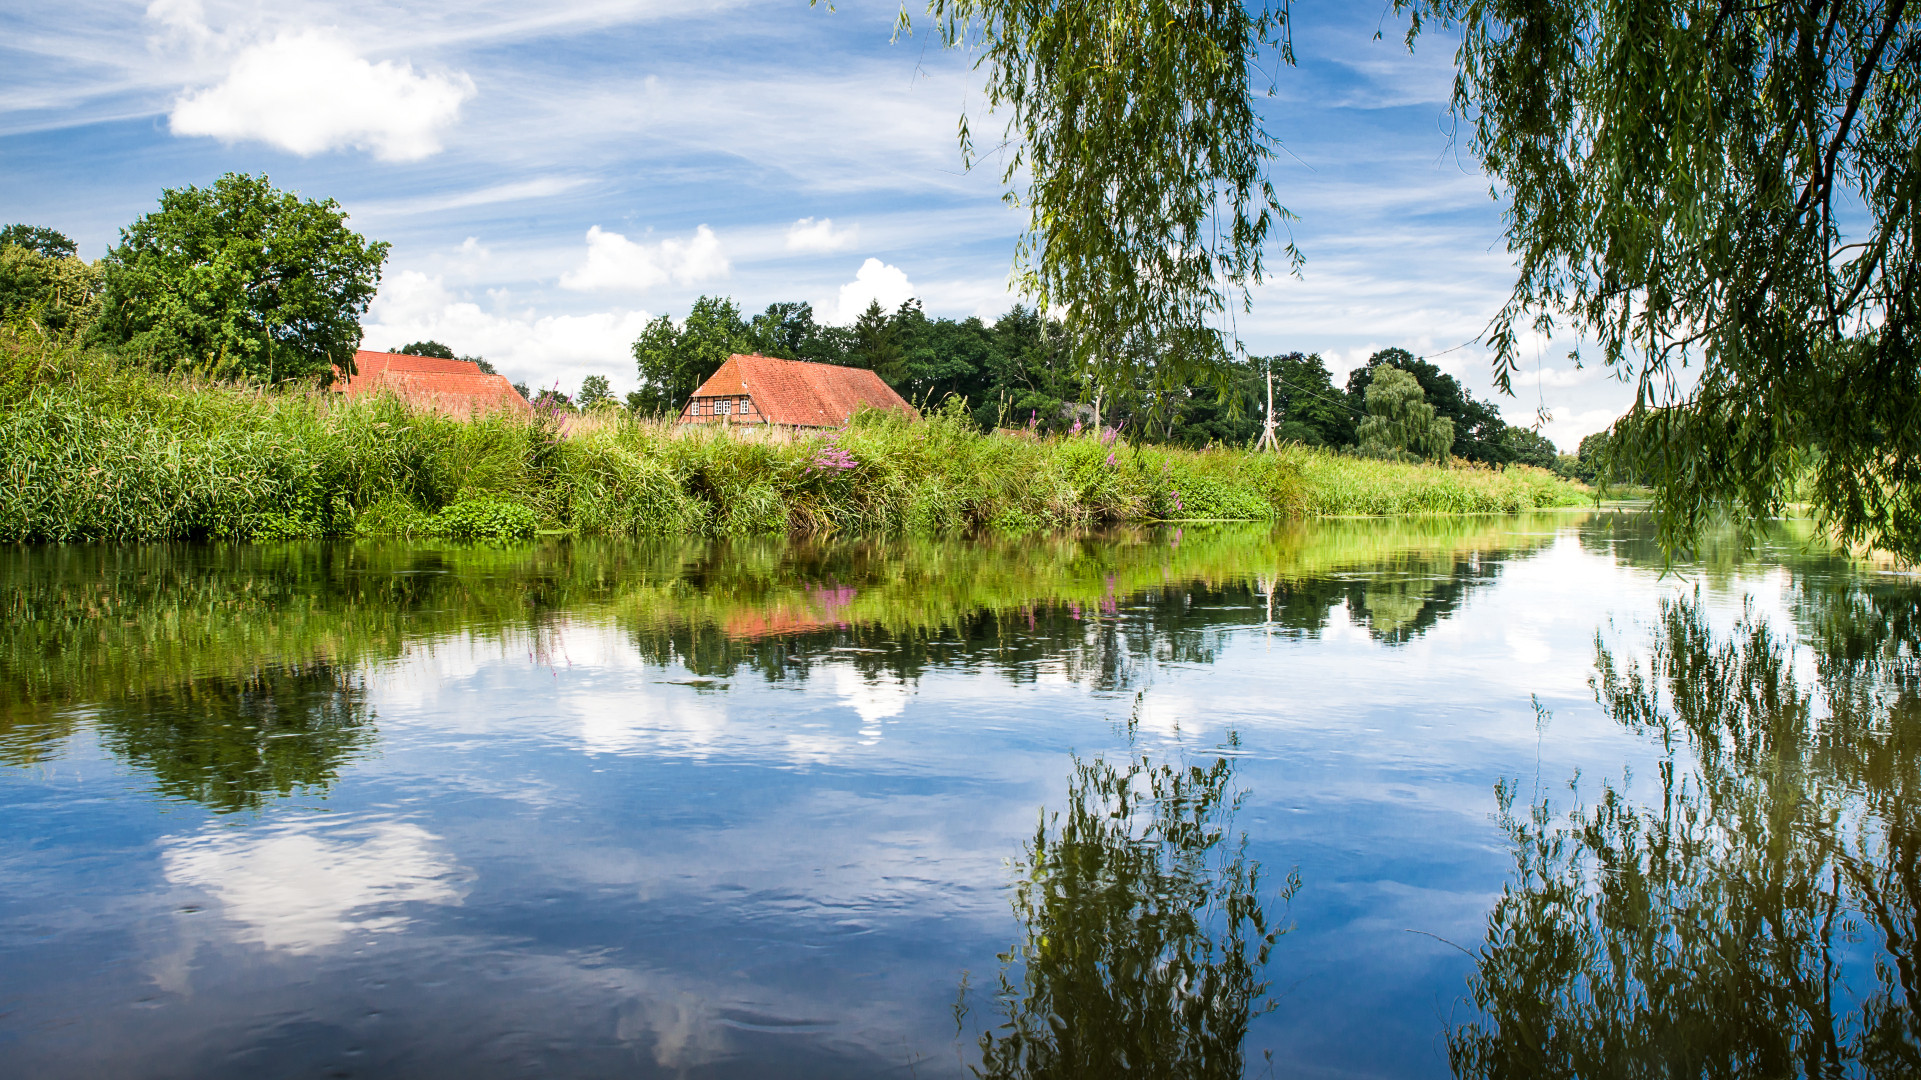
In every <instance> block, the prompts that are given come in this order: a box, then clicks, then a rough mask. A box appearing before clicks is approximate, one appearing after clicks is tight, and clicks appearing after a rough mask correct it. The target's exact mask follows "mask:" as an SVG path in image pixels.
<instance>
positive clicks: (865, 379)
mask: <svg viewBox="0 0 1921 1080" xmlns="http://www.w3.org/2000/svg"><path fill="white" fill-rule="evenodd" d="M862 405H867V406H871V407H873V408H876V409H891V410H893V411H894V412H899V413H904V414H906V415H908V416H917V415H919V414H917V413H916V412H915V411H914V407H913V406H912V405H909V404H908V403H907V402H906V401H905V400H903V399H902V398H901V396H900V395H899V394H896V393H895V392H894V389H893V387H890V386H888V385H887V384H886V383H884V382H882V381H881V379H880V376H879V375H876V374H874V373H873V372H871V371H867V370H865V369H863V368H849V367H837V366H835V365H833V364H810V363H807V362H805V361H801V360H781V359H778V358H776V357H772V356H761V355H759V354H753V355H747V356H743V355H741V354H739V353H736V354H734V355H733V356H730V357H728V358H727V362H726V363H724V364H722V365H720V370H719V371H716V372H714V374H713V377H712V378H710V379H708V380H707V381H706V382H704V383H701V384H700V389H698V390H696V391H694V396H693V398H692V399H691V400H689V401H688V402H687V405H686V407H684V408H683V409H681V412H680V423H683V424H774V425H779V426H782V427H797V428H831V427H840V426H841V425H842V424H845V423H846V422H847V418H848V417H850V416H852V415H854V410H855V409H857V408H859V407H861V406H862Z"/></svg>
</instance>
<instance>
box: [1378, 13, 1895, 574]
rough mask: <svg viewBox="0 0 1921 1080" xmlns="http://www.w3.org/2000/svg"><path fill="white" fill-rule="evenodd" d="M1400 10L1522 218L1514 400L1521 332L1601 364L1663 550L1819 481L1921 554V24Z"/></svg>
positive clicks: (1841, 505) (1510, 361)
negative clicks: (1439, 45) (1441, 46)
mask: <svg viewBox="0 0 1921 1080" xmlns="http://www.w3.org/2000/svg"><path fill="white" fill-rule="evenodd" d="M1401 6H1403V7H1404V8H1413V9H1414V10H1415V12H1416V23H1415V27H1416V29H1417V30H1418V28H1419V15H1420V14H1421V13H1422V12H1423V11H1425V12H1427V13H1429V14H1439V15H1440V16H1441V17H1442V18H1443V19H1444V21H1446V22H1449V23H1451V24H1453V25H1454V26H1455V27H1456V29H1457V30H1458V31H1459V32H1460V33H1461V35H1462V36H1461V45H1460V50H1459V54H1458V67H1459V75H1458V79H1457V82H1456V86H1455V95H1454V105H1455V109H1456V111H1457V113H1458V114H1459V115H1461V116H1462V117H1463V118H1464V119H1466V120H1467V121H1468V126H1469V128H1470V130H1471V132H1472V139H1471V141H1472V146H1473V149H1474V150H1475V152H1476V153H1477V155H1478V156H1479V158H1480V160H1481V163H1482V167H1483V168H1484V169H1485V170H1486V172H1487V173H1488V175H1489V176H1490V177H1491V178H1492V179H1493V181H1494V183H1495V187H1496V190H1497V192H1498V193H1499V194H1500V195H1501V196H1502V197H1503V198H1505V199H1506V200H1507V203H1508V209H1507V235H1508V246H1509V249H1510V250H1511V251H1512V252H1513V253H1514V255H1515V257H1516V260H1517V264H1518V271H1519V275H1518V278H1517V281H1516V283H1515V286H1514V291H1513V293H1512V295H1511V297H1510V298H1509V300H1508V302H1507V304H1506V306H1505V307H1504V308H1503V309H1502V311H1501V312H1500V314H1499V315H1498V316H1497V317H1496V318H1495V320H1494V321H1493V323H1492V325H1491V331H1490V334H1489V342H1490V344H1491V345H1493V347H1494V350H1495V354H1496V374H1497V377H1498V379H1499V381H1500V382H1501V385H1502V386H1503V388H1505V387H1506V386H1507V382H1508V379H1509V377H1510V376H1511V374H1512V372H1513V371H1514V366H1515V363H1516V360H1517V358H1518V355H1519V353H1520V351H1521V345H1522V343H1521V338H1522V335H1523V334H1524V333H1525V332H1526V331H1528V330H1529V329H1532V330H1534V331H1536V332H1540V333H1551V332H1553V331H1554V330H1555V329H1557V328H1562V329H1565V330H1572V331H1574V332H1577V333H1578V334H1580V335H1582V336H1583V337H1585V338H1586V339H1587V340H1589V341H1592V342H1594V343H1596V344H1597V345H1598V349H1599V352H1600V359H1601V361H1602V362H1603V363H1605V364H1606V365H1608V366H1609V367H1611V368H1614V369H1615V370H1616V371H1618V372H1619V373H1621V374H1622V375H1623V376H1624V377H1628V378H1632V379H1633V380H1634V381H1635V382H1636V396H1635V404H1634V408H1633V410H1632V411H1631V412H1630V413H1629V414H1628V415H1627V416H1626V417H1624V418H1623V420H1622V421H1621V422H1620V423H1619V424H1618V425H1617V427H1616V429H1615V434H1616V436H1617V438H1616V439H1615V440H1614V442H1615V445H1616V447H1617V448H1618V452H1619V454H1620V455H1621V456H1622V457H1623V458H1624V459H1625V460H1624V463H1625V464H1627V465H1628V467H1629V468H1631V469H1633V470H1637V471H1640V472H1644V473H1645V474H1646V475H1649V476H1651V477H1653V478H1654V481H1655V489H1656V501H1657V506H1658V508H1659V509H1660V511H1661V517H1662V520H1663V523H1664V534H1663V540H1664V542H1665V543H1666V544H1667V546H1668V547H1669V549H1670V550H1673V549H1675V548H1678V547H1685V546H1686V545H1687V544H1688V543H1689V542H1690V541H1691V540H1692V538H1693V537H1695V536H1696V535H1698V534H1699V531H1700V529H1701V527H1702V526H1703V525H1704V524H1706V523H1707V522H1708V521H1709V520H1710V519H1712V518H1714V517H1716V516H1718V515H1719V514H1721V513H1723V512H1725V511H1728V510H1733V511H1736V512H1737V513H1738V514H1740V515H1741V516H1744V517H1746V518H1748V519H1750V520H1755V519H1760V518H1763V517H1766V516H1770V515H1772V514H1775V513H1777V512H1778V511H1779V510H1780V509H1781V507H1782V505H1783V503H1784V501H1785V500H1786V498H1787V497H1788V493H1789V492H1790V490H1791V489H1792V487H1793V486H1794V484H1795V482H1796V480H1797V478H1798V477H1799V476H1800V474H1801V473H1802V471H1803V470H1804V469H1805V470H1810V471H1811V476H1812V491H1811V493H1810V494H1811V501H1812V504H1813V506H1814V507H1815V509H1816V510H1817V511H1818V513H1819V514H1820V515H1821V516H1822V518H1824V519H1825V521H1826V523H1827V524H1829V525H1830V526H1831V527H1832V528H1833V530H1834V532H1835V533H1836V535H1837V536H1838V537H1839V538H1840V539H1843V540H1845V541H1849V542H1855V543H1864V544H1869V545H1873V546H1877V547H1881V548H1885V549H1888V550H1892V551H1895V552H1899V553H1901V554H1904V555H1908V556H1910V557H1912V556H1916V555H1921V503H1918V502H1917V499H1918V498H1921V365H1917V362H1916V355H1915V345H1916V333H1917V330H1918V329H1921V328H1918V327H1917V325H1916V318H1917V313H1918V311H1921V309H1917V306H1916V305H1917V295H1916V286H1917V285H1921V280H1918V277H1921V253H1918V252H1917V248H1916V240H1915V236H1916V223H1917V221H1921V19H1918V18H1917V9H1916V8H1917V6H1916V5H1912V4H1909V3H1907V2H1906V0H1802V2H1796V3H1785V2H1776V3H1767V2H1764V3H1751V2H1745V0H1743V2H1735V0H1718V2H1710V0H1625V2H1623V0H1613V2H1605V3H1604V2H1600V0H1560V2H1549V3H1539V2H1526V3H1524V2H1518V0H1502V2H1482V0H1445V2H1439V3H1429V4H1420V5H1415V4H1411V3H1407V2H1405V0H1404V2H1403V3H1402V4H1401ZM1410 40H1411V39H1410Z"/></svg>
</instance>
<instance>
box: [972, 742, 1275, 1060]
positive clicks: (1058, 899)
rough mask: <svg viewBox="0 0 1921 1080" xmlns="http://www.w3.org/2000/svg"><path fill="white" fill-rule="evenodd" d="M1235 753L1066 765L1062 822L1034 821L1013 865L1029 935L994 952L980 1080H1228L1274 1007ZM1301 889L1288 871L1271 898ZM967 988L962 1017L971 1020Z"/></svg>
mask: <svg viewBox="0 0 1921 1080" xmlns="http://www.w3.org/2000/svg"><path fill="white" fill-rule="evenodd" d="M1232 773H1233V765H1232V761H1231V759H1230V758H1227V757H1221V758H1217V759H1216V760H1215V761H1214V763H1213V764H1212V765H1211V766H1209V767H1207V768H1201V767H1200V766H1198V765H1188V766H1176V765H1166V764H1155V763H1153V762H1152V761H1151V760H1150V759H1148V758H1146V757H1142V758H1140V759H1138V760H1134V761H1131V762H1129V763H1128V764H1126V765H1125V766H1118V767H1117V766H1115V765H1111V764H1109V763H1108V762H1106V761H1104V760H1100V759H1095V760H1093V761H1082V760H1080V759H1079V758H1078V757H1076V758H1075V760H1074V774H1073V777H1072V780H1071V781H1070V783H1069V786H1068V794H1067V808H1066V810H1065V812H1064V813H1062V814H1055V815H1052V816H1051V817H1050V816H1043V818H1042V820H1041V823H1040V825H1039V826H1038V827H1037V828H1036V830H1035V833H1034V839H1033V841H1032V842H1031V843H1030V844H1028V845H1027V847H1026V849H1025V852H1024V854H1023V856H1022V858H1021V859H1020V860H1018V861H1017V862H1016V863H1015V864H1014V866H1015V871H1016V874H1017V880H1016V881H1015V883H1014V886H1013V906H1014V911H1015V914H1016V915H1018V916H1019V917H1020V920H1021V922H1022V923H1023V924H1024V927H1025V936H1024V937H1023V938H1022V940H1021V941H1020V942H1018V943H1017V944H1015V945H1014V947H1013V948H1011V949H1009V950H1008V951H1007V952H1005V953H1003V954H1001V956H1000V961H1001V969H1000V973H999V978H998V984H997V987H996V990H995V994H994V996H995V998H996V1000H997V1004H998V1011H999V1013H1000V1023H999V1024H998V1025H997V1026H996V1027H994V1028H992V1029H990V1030H987V1031H984V1032H982V1033H980V1035H979V1036H978V1046H979V1049H980V1064H979V1065H978V1066H977V1067H976V1068H975V1071H976V1073H977V1075H980V1076H984V1077H995V1078H1001V1077H1006V1078H1013V1077H1023V1078H1025V1077H1034V1078H1039V1077H1086V1078H1090V1080H1091V1078H1106V1077H1115V1076H1155V1077H1235V1078H1238V1077H1239V1076H1241V1075H1242V1066H1243V1062H1242V1054H1243V1049H1242V1042H1243V1040H1244V1038H1245V1037H1246V1034H1247V1030H1248V1024H1249V1022H1250V1021H1251V1020H1252V1019H1253V1018H1254V1017H1255V1016H1257V1015H1259V1014H1260V1013H1262V1012H1265V1011H1267V1010H1269V1009H1271V1008H1272V1007H1273V1005H1272V1003H1271V1002H1270V1001H1269V1000H1268V999H1267V986H1268V984H1267V981H1266V980H1265V979H1263V978H1262V975H1261V973H1262V969H1263V967H1264V966H1265V964H1266V963H1267V959H1268V954H1269V952H1270V950H1271V949H1272V948H1273V946H1274V943H1275V941H1276V940H1277V939H1278V938H1279V937H1280V936H1281V934H1282V933H1284V932H1285V928H1284V927H1277V926H1274V925H1272V924H1271V923H1270V919H1269V914H1268V911H1267V908H1266V906H1265V905H1264V903H1263V899H1262V896H1261V887H1262V881H1261V871H1260V866H1259V864H1258V863H1256V862H1254V861H1252V860H1250V859H1249V858H1248V857H1247V853H1246V837H1245V836H1240V837H1238V838H1236V837H1231V836H1230V833H1229V830H1230V826H1231V818H1232V813H1233V810H1234V808H1235V806H1236V805H1237V804H1238V802H1239V798H1240V796H1239V795H1237V794H1235V792H1234V791H1233V789H1232V788H1231V785H1230V780H1231V778H1232ZM1298 887H1299V879H1298V878H1297V877H1296V876H1295V875H1293V874H1289V876H1288V879H1287V881H1286V882H1285V883H1284V884H1283V885H1282V887H1281V888H1280V889H1279V890H1277V892H1276V893H1275V895H1274V897H1273V898H1274V899H1277V900H1279V901H1280V902H1282V903H1283V904H1284V903H1286V901H1287V900H1288V899H1289V898H1290V897H1292V895H1293V893H1294V891H1295V890H1296V889H1297V888H1298ZM968 993H969V988H968V987H967V985H966V983H965V981H963V984H962V988H961V996H960V1001H959V1002H958V1004H957V1005H956V1009H955V1012H956V1019H957V1021H959V1023H960V1024H961V1025H962V1028H963V1031H964V1030H965V1026H966V1023H967V1019H966V1018H967V1014H968Z"/></svg>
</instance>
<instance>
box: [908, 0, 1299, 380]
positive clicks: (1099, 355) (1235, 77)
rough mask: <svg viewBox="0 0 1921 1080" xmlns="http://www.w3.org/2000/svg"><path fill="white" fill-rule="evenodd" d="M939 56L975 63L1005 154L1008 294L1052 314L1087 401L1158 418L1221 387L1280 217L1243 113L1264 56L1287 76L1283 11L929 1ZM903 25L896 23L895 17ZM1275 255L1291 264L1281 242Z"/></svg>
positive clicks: (1294, 258) (995, 144)
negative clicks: (1240, 317) (970, 54)
mask: <svg viewBox="0 0 1921 1080" xmlns="http://www.w3.org/2000/svg"><path fill="white" fill-rule="evenodd" d="M928 12H929V13H930V14H931V15H932V16H933V18H934V20H935V21H936V23H937V24H938V27H939V31H940V34H941V37H942V40H943V41H944V42H945V43H946V44H947V45H949V46H950V47H965V48H970V49H973V50H975V51H976V52H977V55H978V61H977V66H978V67H979V68H980V69H981V70H983V71H984V72H985V74H986V104H987V107H988V109H989V110H990V111H993V112H997V113H1000V114H1002V115H1004V116H1006V117H1007V130H1006V132H1005V139H1004V140H1002V139H997V140H992V141H991V143H989V144H977V143H976V142H975V141H974V138H973V132H972V130H971V128H970V127H969V125H968V120H967V118H966V117H965V116H963V117H962V118H961V125H960V140H961V150H962V155H963V157H964V158H965V159H966V161H967V163H968V165H969V166H970V167H972V166H973V165H974V164H976V163H977V162H978V161H980V160H982V159H984V158H985V157H987V156H989V155H993V154H999V155H1001V156H1000V161H1001V163H1002V169H1003V171H1002V180H1003V182H1005V183H1009V184H1013V183H1014V182H1015V181H1016V180H1017V179H1018V178H1022V177H1025V178H1026V186H1025V188H1024V190H1021V189H1014V188H1010V189H1009V191H1008V194H1007V196H1006V198H1007V201H1008V202H1010V203H1012V204H1014V205H1017V206H1022V207H1024V208H1025V209H1026V210H1027V213H1028V221H1027V228H1026V231H1025V232H1024V233H1023V234H1022V236H1021V238H1020V241H1019V244H1018V246H1017V248H1016V255H1015V273H1014V277H1015V283H1016V285H1017V287H1019V288H1020V289H1021V291H1022V292H1024V293H1025V294H1026V295H1028V296H1030V297H1032V298H1034V300H1035V301H1036V302H1037V303H1038V304H1039V306H1040V308H1041V309H1042V310H1043V311H1058V312H1060V313H1061V317H1062V321H1063V323H1064V325H1065V326H1066V328H1067V330H1068V331H1069V335H1070V340H1071V341H1072V342H1073V346H1074V356H1075V358H1076V360H1077V362H1078V363H1079V365H1080V366H1081V369H1082V374H1083V376H1084V377H1085V379H1086V381H1087V384H1088V385H1089V387H1090V388H1091V389H1092V391H1093V393H1094V394H1096V395H1098V394H1100V393H1102V392H1103V391H1105V392H1107V393H1109V394H1110V395H1112V394H1114V393H1115V392H1117V391H1120V392H1127V393H1131V394H1133V395H1134V396H1135V397H1136V398H1138V403H1140V404H1144V405H1145V406H1146V408H1145V411H1146V412H1147V413H1148V414H1149V415H1150V416H1153V417H1158V416H1159V413H1160V412H1161V411H1164V410H1165V409H1166V408H1167V407H1168V405H1167V403H1168V402H1172V401H1175V400H1177V399H1178V398H1180V397H1182V396H1184V394H1185V391H1186V388H1187V387H1189V386H1190V385H1192V384H1194V383H1195V382H1197V381H1201V380H1204V379H1209V378H1212V379H1213V380H1214V381H1216V382H1219V383H1221V384H1222V385H1224V384H1225V379H1226V367H1225V363H1226V361H1227V359H1228V354H1229V348H1230V347H1233V348H1238V345H1239V343H1238V341H1235V340H1234V339H1233V334H1232V330H1231V324H1232V317H1233V314H1234V312H1235V311H1236V310H1245V309H1246V308H1247V307H1248V303H1249V296H1248V289H1249V286H1251V285H1253V284H1255V283H1258V282H1259V281H1261V280H1262V278H1263V275H1264V274H1265V273H1266V270H1267V264H1266V255H1267V250H1268V247H1269V243H1270V234H1271V233H1272V232H1273V229H1274V226H1275V225H1276V224H1284V223H1285V222H1286V221H1287V220H1289V219H1290V218H1291V215H1290V214H1289V213H1288V211H1287V210H1286V209H1285V208H1284V207H1283V206H1282V205H1281V203H1280V201H1279V199H1278V198H1277V196H1276V195H1275V192H1274V189H1273V187H1272V186H1271V185H1270V184H1269V182H1268V180H1267V178H1266V164H1267V162H1268V161H1269V160H1270V159H1271V158H1272V157H1273V156H1274V150H1275V147H1276V146H1277V145H1278V144H1277V143H1276V141H1275V139H1274V138H1273V136H1272V135H1271V134H1269V133H1268V132H1267V130H1266V129H1265V128H1263V127H1262V125H1261V122H1260V117H1259V115H1258V114H1257V112H1256V110H1255V107H1254V100H1255V90H1254V86H1255V85H1256V83H1255V82H1254V79H1253V78H1251V76H1253V77H1255V78H1257V77H1258V74H1257V73H1258V67H1259V64H1260V62H1261V61H1262V60H1263V59H1264V58H1272V59H1273V60H1275V61H1276V62H1277V63H1281V64H1291V63H1292V62H1293V49H1292V46H1291V44H1290V42H1289V39H1288V33H1287V29H1288V23H1287V9H1286V5H1285V4H1284V3H1283V4H1281V5H1279V6H1275V5H1271V4H1260V3H1256V4H1247V3H1243V2H1241V0H1200V2H1195V0H1065V2H1057V0H932V2H931V3H930V4H929V5H928ZM902 22H903V25H904V24H905V22H906V12H905V10H903V12H902ZM1283 250H1284V252H1285V255H1286V257H1287V258H1288V259H1289V260H1290V262H1291V263H1293V264H1294V265H1296V266H1298V265H1299V263H1300V261H1301V254H1300V252H1299V250H1298V249H1297V248H1295V247H1294V245H1293V244H1292V242H1291V241H1290V242H1287V243H1285V244H1284V247H1283Z"/></svg>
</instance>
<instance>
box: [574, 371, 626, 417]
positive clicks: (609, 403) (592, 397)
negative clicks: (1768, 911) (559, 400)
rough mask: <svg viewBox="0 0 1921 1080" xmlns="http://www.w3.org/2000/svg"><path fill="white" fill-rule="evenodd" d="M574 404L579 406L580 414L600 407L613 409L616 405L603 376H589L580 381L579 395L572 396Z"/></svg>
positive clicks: (605, 377)
mask: <svg viewBox="0 0 1921 1080" xmlns="http://www.w3.org/2000/svg"><path fill="white" fill-rule="evenodd" d="M574 402H575V403H576V404H578V405H579V406H580V411H581V412H592V411H593V410H595V409H598V408H601V407H602V406H605V407H607V408H613V407H614V406H615V404H616V402H615V399H614V392H613V390H612V389H611V388H610V387H609V386H608V383H607V376H605V375H589V376H587V377H586V378H585V379H582V380H581V381H580V393H579V394H577V395H575V396H574Z"/></svg>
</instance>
